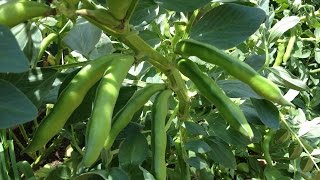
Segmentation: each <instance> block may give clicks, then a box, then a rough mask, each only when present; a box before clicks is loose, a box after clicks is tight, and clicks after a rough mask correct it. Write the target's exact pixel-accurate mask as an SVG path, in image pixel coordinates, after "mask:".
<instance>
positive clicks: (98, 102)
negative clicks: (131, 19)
mask: <svg viewBox="0 0 320 180" xmlns="http://www.w3.org/2000/svg"><path fill="white" fill-rule="evenodd" d="M133 62H134V57H133V56H129V55H128V56H122V57H119V58H117V59H114V60H113V61H111V62H110V64H109V66H108V68H107V69H106V71H105V74H104V76H103V78H102V79H101V81H100V83H99V85H98V87H97V92H96V97H95V101H94V104H93V110H92V113H91V117H90V119H89V124H88V126H87V134H86V146H85V154H84V157H83V159H82V162H81V165H82V166H85V167H89V166H91V165H92V164H93V163H94V162H95V161H96V160H97V159H98V157H99V155H100V152H101V150H102V149H103V145H104V142H105V141H106V139H107V137H108V135H109V133H110V129H111V122H112V114H113V109H114V106H115V103H116V101H117V98H118V95H119V90H120V87H121V85H122V82H123V80H124V78H125V77H126V75H127V73H128V71H129V69H130V68H131V66H132V64H133Z"/></svg>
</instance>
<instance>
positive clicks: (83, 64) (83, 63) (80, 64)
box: [42, 61, 90, 70]
mask: <svg viewBox="0 0 320 180" xmlns="http://www.w3.org/2000/svg"><path fill="white" fill-rule="evenodd" d="M89 63H90V61H84V62H78V63H72V64H64V65H56V66H47V67H42V68H44V69H56V70H59V69H68V68H74V67H79V66H85V65H87V64H89Z"/></svg>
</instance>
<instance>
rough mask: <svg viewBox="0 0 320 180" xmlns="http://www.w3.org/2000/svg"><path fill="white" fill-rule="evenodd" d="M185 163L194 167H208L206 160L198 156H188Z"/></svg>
mask: <svg viewBox="0 0 320 180" xmlns="http://www.w3.org/2000/svg"><path fill="white" fill-rule="evenodd" d="M186 163H188V164H189V165H190V166H192V167H194V168H196V169H204V168H207V167H208V164H207V162H206V161H205V160H203V159H201V158H200V157H190V158H188V159H186Z"/></svg>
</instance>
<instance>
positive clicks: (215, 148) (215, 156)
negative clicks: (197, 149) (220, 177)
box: [206, 138, 236, 169]
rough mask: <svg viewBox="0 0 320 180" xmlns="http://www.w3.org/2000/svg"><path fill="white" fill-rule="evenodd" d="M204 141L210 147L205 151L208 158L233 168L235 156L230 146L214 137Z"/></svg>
mask: <svg viewBox="0 0 320 180" xmlns="http://www.w3.org/2000/svg"><path fill="white" fill-rule="evenodd" d="M206 143H207V144H208V145H209V146H210V147H211V149H212V150H211V151H209V152H207V153H206V154H207V156H208V158H210V159H212V160H213V161H215V162H216V163H219V164H221V165H223V166H225V167H226V168H232V169H235V167H236V158H235V156H234V154H233V153H232V151H231V149H230V147H228V146H227V145H225V144H224V143H222V142H220V141H219V140H217V139H216V138H210V139H208V140H207V141H206Z"/></svg>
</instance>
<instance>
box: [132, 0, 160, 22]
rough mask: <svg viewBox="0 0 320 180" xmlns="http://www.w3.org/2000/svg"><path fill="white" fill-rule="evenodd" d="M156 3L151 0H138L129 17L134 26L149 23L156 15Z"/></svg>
mask: <svg viewBox="0 0 320 180" xmlns="http://www.w3.org/2000/svg"><path fill="white" fill-rule="evenodd" d="M157 9H158V4H156V3H155V2H154V1H152V0H140V1H139V2H138V5H137V7H136V9H135V11H134V13H133V15H132V18H131V19H130V23H131V24H133V25H134V26H139V25H141V26H143V25H146V24H148V23H150V22H151V21H152V20H154V19H155V18H156V17H157V15H158V10H157Z"/></svg>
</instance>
